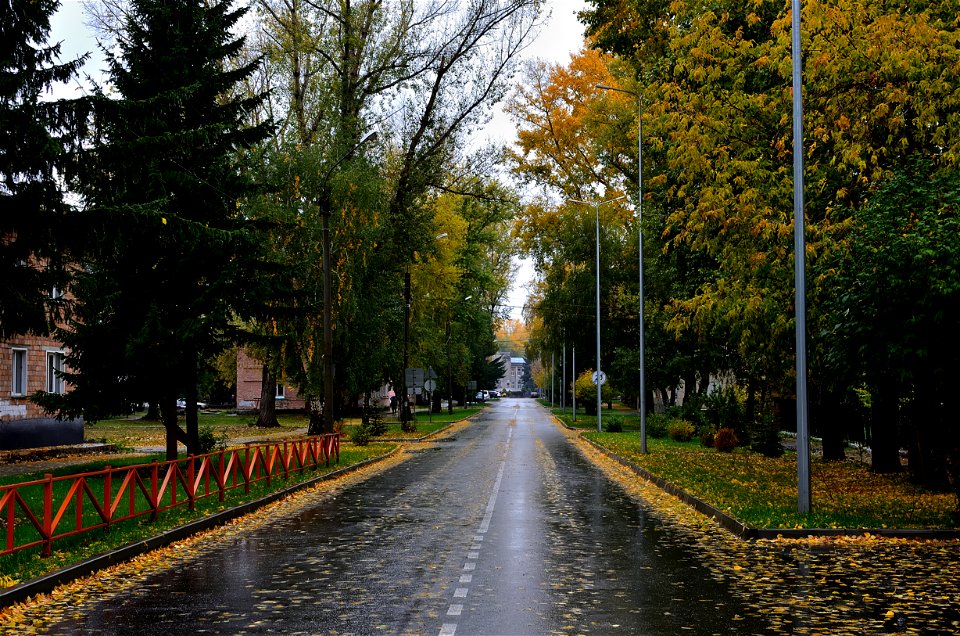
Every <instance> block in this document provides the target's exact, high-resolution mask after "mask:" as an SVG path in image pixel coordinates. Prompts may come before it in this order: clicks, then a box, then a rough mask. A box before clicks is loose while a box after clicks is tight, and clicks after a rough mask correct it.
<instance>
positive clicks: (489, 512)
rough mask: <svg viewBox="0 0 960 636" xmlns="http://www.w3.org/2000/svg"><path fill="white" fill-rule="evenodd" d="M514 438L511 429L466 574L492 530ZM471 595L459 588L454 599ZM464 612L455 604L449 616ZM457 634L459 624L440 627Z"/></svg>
mask: <svg viewBox="0 0 960 636" xmlns="http://www.w3.org/2000/svg"><path fill="white" fill-rule="evenodd" d="M512 437H513V429H509V430H508V431H507V443H506V444H505V448H504V452H503V460H502V461H501V462H500V468H499V470H497V480H496V482H494V484H493V492H491V493H490V500H489V501H488V502H487V508H486V511H485V513H484V515H483V521H481V522H480V528H479V529H478V530H477V532H478V533H479V534H476V535H474V537H473V541H474V544H473V545H471V546H470V550H471V551H470V552H467V558H468V559H470V561H468V562H467V563H464V564H463V570H464V571H465V572H472V571H474V570H476V569H477V564H476V563H475V561H476V560H477V559H479V558H480V552H479V550H480V549H481V548H482V547H483V546H482V545H481V544H480V542H481V541H483V537H484V534H485V533H486V532H487V530H489V529H490V521H491V519H493V510H494V508H495V507H496V505H497V495H498V494H499V492H500V484H501V483H502V482H503V471H504V469H505V468H506V466H507V453H508V452H509V450H510V440H511V438H512ZM472 581H473V574H461V575H460V582H461V583H470V582H472ZM469 593H470V588H468V587H458V588H457V589H456V590H455V591H454V593H453V598H467V594H469ZM462 612H463V604H462V603H453V604H451V605H450V607H449V608H448V609H447V616H460V614H461V613H462ZM456 632H457V623H444V624H443V625H442V626H441V627H440V636H454V635H455V634H456Z"/></svg>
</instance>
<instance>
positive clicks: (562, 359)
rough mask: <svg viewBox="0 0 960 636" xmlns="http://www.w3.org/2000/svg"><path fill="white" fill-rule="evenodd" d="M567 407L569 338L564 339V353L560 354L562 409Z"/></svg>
mask: <svg viewBox="0 0 960 636" xmlns="http://www.w3.org/2000/svg"><path fill="white" fill-rule="evenodd" d="M566 408H567V340H566V338H564V340H563V355H562V356H560V410H561V411H565V410H566Z"/></svg>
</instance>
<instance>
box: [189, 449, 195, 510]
mask: <svg viewBox="0 0 960 636" xmlns="http://www.w3.org/2000/svg"><path fill="white" fill-rule="evenodd" d="M194 459H196V458H195V457H194V456H193V455H190V456H188V457H187V507H188V508H190V510H193V509H194V508H195V506H196V499H197V493H196V491H195V489H194V487H193V480H194V475H195V473H196V471H195V470H194V467H193V462H194Z"/></svg>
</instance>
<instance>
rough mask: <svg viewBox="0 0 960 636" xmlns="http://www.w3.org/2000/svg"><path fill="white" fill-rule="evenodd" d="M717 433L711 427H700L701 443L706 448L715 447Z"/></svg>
mask: <svg viewBox="0 0 960 636" xmlns="http://www.w3.org/2000/svg"><path fill="white" fill-rule="evenodd" d="M715 436H716V433H715V432H714V429H713V428H711V427H706V428H701V429H700V445H701V446H703V447H704V448H713V445H714V443H715V441H716V440H715V439H714V438H715Z"/></svg>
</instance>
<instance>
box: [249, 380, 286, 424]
mask: <svg viewBox="0 0 960 636" xmlns="http://www.w3.org/2000/svg"><path fill="white" fill-rule="evenodd" d="M260 377H261V384H260V409H259V412H258V413H257V421H256V422H255V423H254V426H257V427H258V428H276V427H278V426H280V422H279V421H277V379H276V378H275V377H274V376H273V373H272V372H271V371H270V366H269V365H267V364H265V365H263V372H262V373H261V376H260Z"/></svg>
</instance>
